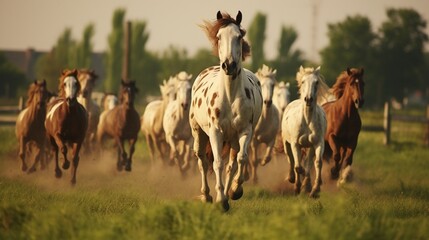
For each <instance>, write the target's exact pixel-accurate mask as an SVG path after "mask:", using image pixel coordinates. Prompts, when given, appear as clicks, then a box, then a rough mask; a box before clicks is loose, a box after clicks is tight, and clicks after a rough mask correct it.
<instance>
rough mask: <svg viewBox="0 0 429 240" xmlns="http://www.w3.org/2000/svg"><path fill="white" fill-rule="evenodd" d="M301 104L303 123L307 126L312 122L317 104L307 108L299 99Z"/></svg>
mask: <svg viewBox="0 0 429 240" xmlns="http://www.w3.org/2000/svg"><path fill="white" fill-rule="evenodd" d="M301 102H302V107H303V113H304V119H305V122H306V123H308V124H309V123H310V122H311V121H312V119H313V115H314V114H315V112H316V108H317V103H313V104H314V105H313V106H311V107H307V105H306V104H305V101H304V100H303V99H301Z"/></svg>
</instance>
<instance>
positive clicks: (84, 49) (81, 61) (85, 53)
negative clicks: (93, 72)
mask: <svg viewBox="0 0 429 240" xmlns="http://www.w3.org/2000/svg"><path fill="white" fill-rule="evenodd" d="M93 36H94V25H93V24H88V25H87V26H86V27H85V29H84V30H83V37H82V41H81V42H79V43H77V44H76V48H75V50H74V51H73V55H72V57H73V59H72V66H73V68H91V59H92V52H93V46H92V43H91V39H92V37H93Z"/></svg>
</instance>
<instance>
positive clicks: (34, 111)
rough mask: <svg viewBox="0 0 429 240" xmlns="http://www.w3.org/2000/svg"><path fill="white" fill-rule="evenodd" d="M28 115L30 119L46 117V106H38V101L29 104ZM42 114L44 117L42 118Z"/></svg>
mask: <svg viewBox="0 0 429 240" xmlns="http://www.w3.org/2000/svg"><path fill="white" fill-rule="evenodd" d="M27 111H28V114H29V115H28V116H29V119H30V120H31V121H32V120H34V119H42V118H44V115H46V106H45V105H42V106H41V107H40V108H38V107H37V103H35V102H33V103H31V104H30V106H28V110H27ZM40 116H42V118H40Z"/></svg>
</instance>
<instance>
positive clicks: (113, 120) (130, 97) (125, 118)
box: [97, 80, 140, 171]
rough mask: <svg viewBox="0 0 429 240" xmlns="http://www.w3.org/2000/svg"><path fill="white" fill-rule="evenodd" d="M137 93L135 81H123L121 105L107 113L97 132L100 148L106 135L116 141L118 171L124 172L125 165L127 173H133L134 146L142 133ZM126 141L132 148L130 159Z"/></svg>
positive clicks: (120, 95) (120, 96) (120, 97)
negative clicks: (135, 100)
mask: <svg viewBox="0 0 429 240" xmlns="http://www.w3.org/2000/svg"><path fill="white" fill-rule="evenodd" d="M137 92H138V89H137V87H136V84H135V81H126V82H125V81H123V80H122V81H121V90H120V94H119V101H120V104H119V105H118V106H116V107H114V108H113V109H111V110H109V111H108V112H107V113H106V115H105V118H104V120H103V122H102V124H100V125H99V127H98V130H97V141H98V142H99V145H100V146H102V145H103V138H104V136H105V135H108V136H110V137H112V138H114V139H115V142H116V144H117V145H118V162H117V169H118V171H121V170H122V167H123V165H125V170H126V171H131V162H132V156H133V154H134V150H135V147H134V145H135V144H136V142H137V136H138V133H139V131H140V115H139V114H138V112H137V111H136V109H135V108H134V98H135V94H136V93H137ZM125 140H128V142H129V146H130V149H129V157H127V153H126V152H125V148H124V142H125Z"/></svg>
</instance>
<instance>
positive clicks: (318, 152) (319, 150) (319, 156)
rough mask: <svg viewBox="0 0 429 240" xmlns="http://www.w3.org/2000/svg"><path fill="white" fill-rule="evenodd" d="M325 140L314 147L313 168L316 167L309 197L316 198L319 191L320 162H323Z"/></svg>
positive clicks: (320, 179)
mask: <svg viewBox="0 0 429 240" xmlns="http://www.w3.org/2000/svg"><path fill="white" fill-rule="evenodd" d="M324 145H325V142H324V141H322V142H321V144H320V145H318V146H317V147H316V148H315V157H314V168H315V169H316V177H315V179H314V185H313V188H312V189H311V192H310V197H312V198H318V197H319V192H320V185H322V164H323V151H324Z"/></svg>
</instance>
